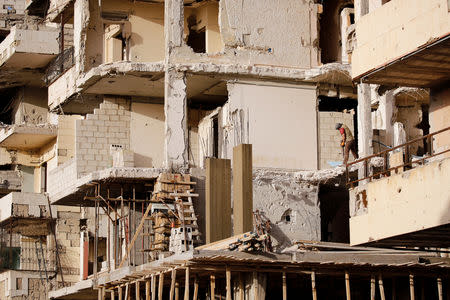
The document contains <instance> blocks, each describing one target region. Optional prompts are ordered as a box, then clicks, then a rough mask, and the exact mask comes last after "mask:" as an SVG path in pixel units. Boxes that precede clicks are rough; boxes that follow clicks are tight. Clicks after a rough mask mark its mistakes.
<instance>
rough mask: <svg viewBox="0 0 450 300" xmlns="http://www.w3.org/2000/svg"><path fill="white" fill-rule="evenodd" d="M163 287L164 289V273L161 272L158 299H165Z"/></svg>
mask: <svg viewBox="0 0 450 300" xmlns="http://www.w3.org/2000/svg"><path fill="white" fill-rule="evenodd" d="M163 289H164V273H159V283H158V300H162V299H163Z"/></svg>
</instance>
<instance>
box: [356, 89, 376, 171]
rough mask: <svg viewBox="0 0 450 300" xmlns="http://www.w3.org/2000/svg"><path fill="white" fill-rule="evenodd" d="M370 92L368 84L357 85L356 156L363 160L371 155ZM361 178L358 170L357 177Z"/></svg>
mask: <svg viewBox="0 0 450 300" xmlns="http://www.w3.org/2000/svg"><path fill="white" fill-rule="evenodd" d="M370 100H371V90H370V85H369V84H365V83H364V84H359V85H358V156H359V158H364V157H366V156H368V155H371V154H372V153H373V147H372V138H373V131H372V112H371V107H370V102H371V101H370ZM362 176H363V170H362V169H360V172H359V177H360V178H361V177H362Z"/></svg>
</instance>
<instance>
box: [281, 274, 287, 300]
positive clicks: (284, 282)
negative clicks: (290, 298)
mask: <svg viewBox="0 0 450 300" xmlns="http://www.w3.org/2000/svg"><path fill="white" fill-rule="evenodd" d="M282 276H283V300H287V284H286V272H283V275H282Z"/></svg>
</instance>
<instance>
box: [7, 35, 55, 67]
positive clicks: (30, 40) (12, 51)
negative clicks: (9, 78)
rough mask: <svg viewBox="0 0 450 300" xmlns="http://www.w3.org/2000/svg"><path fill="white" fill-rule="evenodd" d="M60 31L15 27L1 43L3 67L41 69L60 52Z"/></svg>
mask: <svg viewBox="0 0 450 300" xmlns="http://www.w3.org/2000/svg"><path fill="white" fill-rule="evenodd" d="M58 36H59V33H58V32H57V31H56V30H55V31H49V30H28V29H19V28H17V27H13V28H12V29H11V32H10V34H9V35H8V36H7V37H6V38H5V39H4V40H3V42H2V43H1V44H0V67H1V69H39V68H43V67H45V66H46V65H47V64H48V63H49V62H50V61H51V60H52V59H53V58H54V57H55V56H56V55H57V54H58V52H59V46H58Z"/></svg>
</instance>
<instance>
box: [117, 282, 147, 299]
mask: <svg viewBox="0 0 450 300" xmlns="http://www.w3.org/2000/svg"><path fill="white" fill-rule="evenodd" d="M113 299H114V298H113ZM145 300H150V280H146V281H145Z"/></svg>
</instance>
